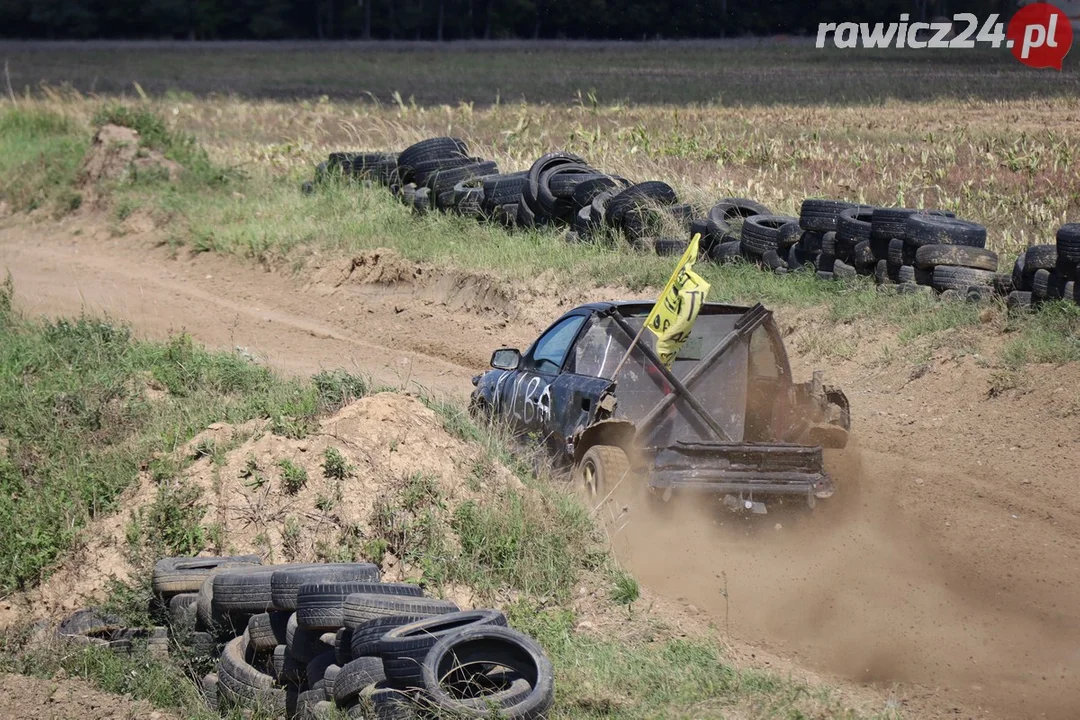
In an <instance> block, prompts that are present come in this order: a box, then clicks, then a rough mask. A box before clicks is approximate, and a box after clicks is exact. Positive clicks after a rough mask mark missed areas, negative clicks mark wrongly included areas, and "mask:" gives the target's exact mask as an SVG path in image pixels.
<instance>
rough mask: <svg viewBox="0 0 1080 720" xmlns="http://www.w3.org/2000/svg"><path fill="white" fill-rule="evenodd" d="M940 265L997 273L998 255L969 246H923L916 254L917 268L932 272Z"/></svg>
mask: <svg viewBox="0 0 1080 720" xmlns="http://www.w3.org/2000/svg"><path fill="white" fill-rule="evenodd" d="M938 265H949V266H952V267H967V268H975V269H976V270H989V271H990V272H997V265H998V256H997V253H995V252H992V251H990V250H984V249H983V248H975V247H968V246H967V245H923V246H922V247H920V248H919V249H918V250H917V251H916V252H915V267H918V268H922V269H924V270H932V269H933V268H935V267H937V266H938Z"/></svg>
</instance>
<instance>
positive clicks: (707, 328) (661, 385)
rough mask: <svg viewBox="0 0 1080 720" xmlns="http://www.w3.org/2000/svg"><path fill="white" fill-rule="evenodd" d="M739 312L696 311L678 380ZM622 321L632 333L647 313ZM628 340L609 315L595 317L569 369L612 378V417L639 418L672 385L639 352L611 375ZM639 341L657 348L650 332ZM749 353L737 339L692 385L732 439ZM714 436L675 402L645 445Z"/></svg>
mask: <svg viewBox="0 0 1080 720" xmlns="http://www.w3.org/2000/svg"><path fill="white" fill-rule="evenodd" d="M739 317H740V315H738V314H735V313H722V314H708V315H704V314H703V315H700V316H698V319H697V321H696V322H695V323H694V330H693V333H692V334H691V336H690V339H689V340H687V342H686V344H685V345H683V347H682V349H681V350H680V351H679V355H678V357H677V358H676V359H675V362H674V365H673V367H672V374H673V375H674V376H675V377H677V378H679V379H680V380H682V379H684V378H686V376H687V375H688V374H689V373H690V371H691V370H693V368H694V367H696V366H697V364H698V361H699V360H700V359H701V358H702V357H704V356H705V355H707V354H708V353H709V351H710V350H712V349H713V348H714V347H716V345H717V344H719V343H720V341H721V340H723V339H724V337H726V336H727V335H728V334H729V333H731V332H732V330H734V328H735V322H736V321H737V320H738V319H739ZM626 320H627V322H628V323H629V325H630V326H631V327H633V329H634V331H635V332H636V331H637V330H638V329H639V328H641V325H642V323H644V321H645V316H644V315H638V316H631V317H627V318H626ZM631 340H632V338H630V337H627V334H626V333H625V332H624V331H623V330H622V328H620V327H619V326H618V324H617V323H616V322H615V321H614V320H613V319H612V318H610V317H601V318H596V319H594V320H593V321H592V322H591V323H590V324H589V327H588V328H587V329H586V330H585V332H584V333H583V335H582V337H581V339H580V340H579V341H578V342H577V344H576V345H575V346H574V357H573V361H574V365H573V370H574V372H576V373H578V374H581V375H591V376H593V377H603V378H607V379H609V380H611V379H614V380H615V381H616V383H617V385H616V390H615V395H616V397H617V398H618V400H619V403H618V408H617V409H616V416H617V417H622V418H625V419H627V420H630V421H632V422H640V421H641V420H642V419H643V418H644V417H645V416H646V415H647V414H648V412H649V411H650V410H651V409H652V408H653V407H654V406H655V405H656V404H657V403H658V402H659V401H660V400H661V399H662V398H663V397H664V396H665V395H666V394H668V393H670V392H672V388H671V386H670V384H669V383H668V381H667V379H666V378H665V377H664V375H663V374H662V373H661V372H660V371H659V370H658V369H657V368H656V367H655V366H654V365H653V364H652V363H651V362H650V361H649V360H648V359H647V358H646V357H645V354H644V353H642V352H634V353H633V354H632V355H631V356H630V358H629V359H628V360H627V361H626V364H625V365H624V366H623V368H622V370H621V371H620V372H619V375H618V377H613V376H614V373H615V369H616V368H617V367H618V364H619V361H620V360H621V359H622V357H623V355H625V354H626V350H627V348H628V347H629V345H630V342H631ZM641 342H642V343H646V344H648V345H649V346H650V347H651V348H652V349H653V350H655V349H656V336H655V335H653V334H652V333H651V332H646V333H644V334H643V335H642V337H641ZM748 355H749V353H748V343H747V341H746V340H743V341H741V342H739V343H736V344H735V345H734V346H733V347H731V348H729V349H728V350H727V351H726V352H725V353H724V354H723V355H722V356H721V357H720V359H719V360H718V361H717V362H716V363H714V364H713V366H712V367H711V368H709V369H708V370H707V371H706V372H705V373H704V374H703V375H702V376H701V377H700V378H698V380H697V381H696V382H695V383H694V384H693V385H692V386H691V388H690V389H691V391H692V392H693V394H694V396H695V397H696V398H697V399H698V400H699V401H700V402H701V404H702V405H703V406H704V407H705V409H706V410H708V411H709V413H710V414H711V415H712V416H713V417H714V418H715V419H716V421H717V422H718V423H719V424H720V426H721V427H722V428H724V431H725V432H726V433H727V435H728V436H729V437H730V438H731V439H732V440H734V441H741V440H742V439H743V434H744V419H745V415H746V390H747V371H748ZM712 438H713V435H712V433H711V431H709V429H708V428H707V427H706V426H705V424H704V423H703V422H702V421H701V420H700V419H699V418H698V417H697V416H696V415H695V414H694V413H692V412H689V411H688V410H687V409H686V408H685V407H684V403H675V404H674V405H672V407H671V408H669V409H668V410H667V411H665V413H664V415H663V416H662V418H661V419H660V421H659V422H658V423H657V424H656V425H655V429H654V430H653V431H652V433H650V435H649V437H648V438H647V439H646V440H647V442H648V443H649V444H654V445H665V444H670V443H673V442H675V441H679V440H681V441H685V442H695V441H702V440H710V439H712Z"/></svg>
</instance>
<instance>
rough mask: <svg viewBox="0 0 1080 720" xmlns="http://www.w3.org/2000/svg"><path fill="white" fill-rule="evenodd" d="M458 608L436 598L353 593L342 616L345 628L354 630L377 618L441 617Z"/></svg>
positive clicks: (449, 602)
mask: <svg viewBox="0 0 1080 720" xmlns="http://www.w3.org/2000/svg"><path fill="white" fill-rule="evenodd" d="M458 610H460V608H459V607H458V606H457V605H456V604H455V603H453V602H451V601H449V600H439V599H436V598H426V597H411V596H404V595H386V594H380V595H375V594H369V593H367V594H366V593H354V594H352V595H349V596H348V598H346V599H345V606H344V608H343V612H342V615H343V616H344V620H345V627H351V628H353V629H354V630H355V629H357V628H359V627H360V626H361V625H362V624H363V623H364V622H366V621H368V620H374V619H375V618H379V617H392V616H420V617H430V616H432V615H443V614H446V613H451V612H457V611H458Z"/></svg>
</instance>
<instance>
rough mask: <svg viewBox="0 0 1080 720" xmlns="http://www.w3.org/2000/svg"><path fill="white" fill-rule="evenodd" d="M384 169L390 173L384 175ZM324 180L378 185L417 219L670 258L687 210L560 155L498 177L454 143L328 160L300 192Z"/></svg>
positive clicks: (680, 246) (661, 193) (655, 187)
mask: <svg viewBox="0 0 1080 720" xmlns="http://www.w3.org/2000/svg"><path fill="white" fill-rule="evenodd" d="M391 165H393V167H392V168H391ZM331 177H342V178H347V179H351V180H357V181H362V182H365V183H370V184H381V185H385V186H387V187H388V188H389V190H390V192H391V193H392V194H393V195H394V196H395V197H397V198H398V199H400V200H401V202H402V203H404V204H405V205H407V206H408V207H410V208H412V209H413V210H414V211H415V212H417V213H426V212H429V211H432V210H439V211H442V212H453V213H457V214H460V215H464V216H466V217H472V218H476V219H477V220H481V221H493V222H498V223H501V224H503V225H504V226H506V227H508V228H514V227H520V228H532V227H543V226H558V227H566V228H568V232H567V235H566V239H567V241H568V242H594V243H601V244H605V245H614V244H615V243H616V241H617V240H618V237H619V235H620V234H621V235H622V236H623V237H625V238H626V241H627V242H628V243H629V244H630V245H631V246H632V247H634V248H637V249H645V250H656V251H657V252H660V253H662V254H671V253H676V252H682V251H683V250H685V248H686V245H687V241H686V240H684V239H682V238H681V237H677V236H682V235H684V234H685V232H686V230H687V229H688V228H689V227H690V221H691V218H692V217H693V209H692V208H691V207H690V206H689V205H687V204H685V203H680V202H679V201H678V197H677V195H676V193H675V190H674V189H672V187H671V186H670V185H668V184H667V183H663V182H659V181H648V182H642V183H637V184H634V183H631V182H630V181H629V180H627V179H626V178H623V177H620V176H618V175H609V174H607V173H604V172H601V171H600V170H597V169H596V168H593V167H591V166H590V165H589V164H588V163H587V162H586V161H585V160H584V159H583V158H581V157H579V156H577V155H574V154H572V153H566V152H554V153H548V154H546V155H544V156H543V157H541V158H539V159H538V160H537V161H536V162H534V163H533V164H532V166H531V167H530V168H529V169H528V170H525V171H522V172H513V173H500V172H499V168H498V166H497V165H496V164H495V163H494V162H492V161H488V160H484V159H482V158H478V157H472V156H470V154H469V149H468V146H467V145H466V144H465V142H464V141H463V140H461V139H459V138H452V137H438V138H429V139H426V140H421V141H420V142H418V143H416V144H414V145H411V146H409V147H407V148H405V149H404V150H402V151H401V153H399V154H396V155H395V154H392V153H333V154H331V155H330V158H329V159H328V160H327V161H326V162H325V163H322V164H320V165H319V167H318V168H317V169H316V173H315V180H314V182H309V183H305V184H304V187H305V190H306V191H313V190H314V188H315V186H316V185H317V184H319V183H321V182H324V181H326V180H327V179H329V178H331Z"/></svg>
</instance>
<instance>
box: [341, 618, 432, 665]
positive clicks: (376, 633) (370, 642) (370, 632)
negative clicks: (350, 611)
mask: <svg viewBox="0 0 1080 720" xmlns="http://www.w3.org/2000/svg"><path fill="white" fill-rule="evenodd" d="M429 617H433V616H431V615H390V616H387V617H378V618H375V619H374V620H368V621H367V622H364V623H360V624H359V625H357V626H356V627H355V628H352V632H353V634H352V640H351V642H350V644H349V648H350V650H351V651H352V657H353V659H354V660H355V659H356V658H360V657H369V656H374V655H377V654H378V652H379V640H380V639H381V638H382V636H383V635H385V634H386V633H387V632H389V631H390V630H392V629H394V628H396V627H399V626H401V625H408V624H409V623H413V622H416V621H418V620H426V619H427V618H429Z"/></svg>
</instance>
